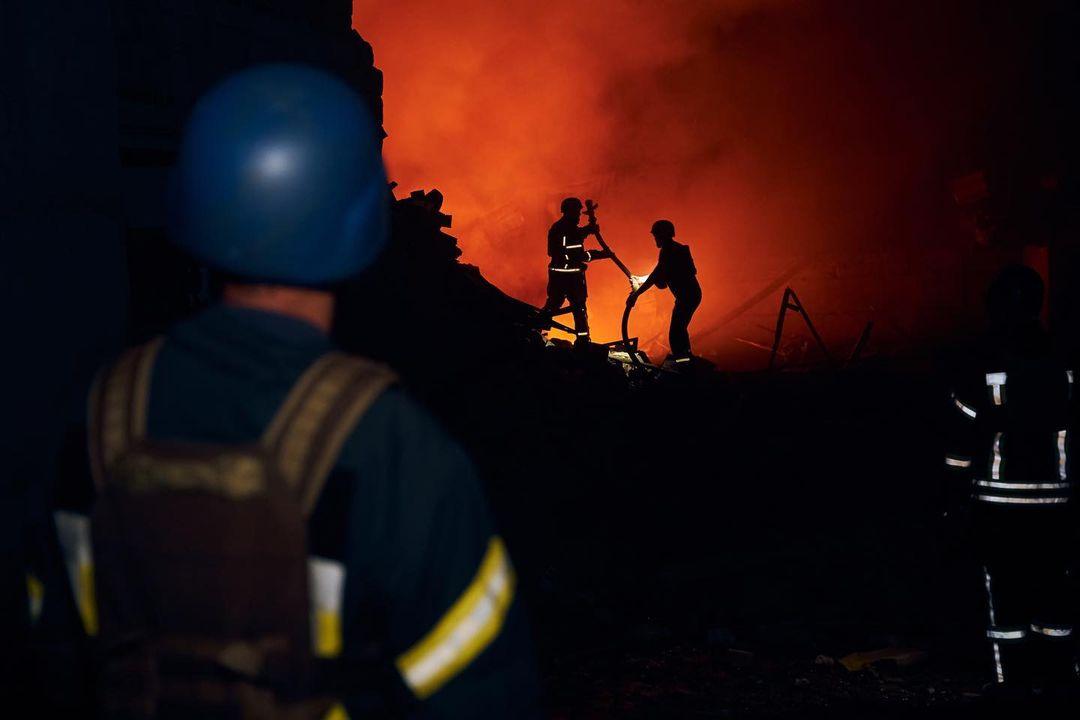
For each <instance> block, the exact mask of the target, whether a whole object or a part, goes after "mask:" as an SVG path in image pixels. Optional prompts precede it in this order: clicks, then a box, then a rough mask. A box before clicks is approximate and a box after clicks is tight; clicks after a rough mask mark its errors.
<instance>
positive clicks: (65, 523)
mask: <svg viewBox="0 0 1080 720" xmlns="http://www.w3.org/2000/svg"><path fill="white" fill-rule="evenodd" d="M53 520H55V522H56V535H57V539H58V540H59V541H60V549H61V550H62V551H63V553H64V566H65V567H66V568H67V574H68V581H69V583H70V584H71V594H72V595H73V596H74V598H75V607H76V608H78V610H79V616H80V617H81V618H82V621H83V629H85V630H86V634H87V635H97V631H98V618H97V601H96V599H95V595H94V548H93V544H92V543H91V536H90V518H89V517H87V516H86V515H81V514H79V513H73V512H67V511H65V510H58V511H56V512H55V513H53Z"/></svg>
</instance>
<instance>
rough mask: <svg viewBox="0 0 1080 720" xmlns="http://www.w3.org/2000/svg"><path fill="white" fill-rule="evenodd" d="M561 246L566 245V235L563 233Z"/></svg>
mask: <svg viewBox="0 0 1080 720" xmlns="http://www.w3.org/2000/svg"><path fill="white" fill-rule="evenodd" d="M562 246H563V247H566V236H565V235H563V236H562Z"/></svg>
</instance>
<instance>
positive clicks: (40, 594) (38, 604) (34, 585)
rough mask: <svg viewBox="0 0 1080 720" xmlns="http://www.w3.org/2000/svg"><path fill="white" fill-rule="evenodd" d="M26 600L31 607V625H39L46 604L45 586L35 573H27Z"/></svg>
mask: <svg viewBox="0 0 1080 720" xmlns="http://www.w3.org/2000/svg"><path fill="white" fill-rule="evenodd" d="M26 599H27V601H28V603H29V606H30V624H31V625H37V622H38V620H40V619H41V608H42V606H43V604H44V602H45V585H44V583H42V582H41V580H39V579H38V578H37V576H36V575H34V574H33V573H26Z"/></svg>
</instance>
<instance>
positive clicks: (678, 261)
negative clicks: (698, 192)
mask: <svg viewBox="0 0 1080 720" xmlns="http://www.w3.org/2000/svg"><path fill="white" fill-rule="evenodd" d="M652 236H653V239H654V240H655V241H656V247H658V248H660V258H659V259H658V260H657V263H656V267H655V268H653V270H652V272H651V273H649V274H648V275H646V276H644V277H641V276H637V275H635V276H633V277H632V278H631V279H630V282H631V285H633V287H634V291H633V292H632V293H630V297H628V298H627V299H626V304H627V305H630V306H631V307H632V306H633V305H634V303H636V302H637V299H638V297H639V296H640V295H641V294H642V293H644V292H645V291H647V290H648V289H649V288H651V287H653V286H656V287H658V288H660V289H661V290H663V289H668V288H669V289H670V290H671V294H672V295H674V296H675V309H674V310H672V311H671V328H670V330H669V332H668V340H669V342H670V345H671V357H670V358H669V359H670V360H671V361H672V362H674V363H676V364H677V365H681V364H684V363H689V362H690V358H691V357H692V356H691V354H690V332H689V327H690V320H691V319H692V318H693V317H694V311H696V310H697V308H698V305H700V304H701V285H699V284H698V280H697V268H696V267H694V259H693V258H692V257H691V256H690V248H689V247H688V246H686V245H683V244H682V243H679V242H675V225H674V224H673V223H672V222H671V221H670V220H657V221H656V222H654V223H653V226H652Z"/></svg>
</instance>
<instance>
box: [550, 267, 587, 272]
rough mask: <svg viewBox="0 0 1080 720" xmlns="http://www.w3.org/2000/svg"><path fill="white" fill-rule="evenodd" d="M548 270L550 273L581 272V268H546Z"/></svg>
mask: <svg viewBox="0 0 1080 720" xmlns="http://www.w3.org/2000/svg"><path fill="white" fill-rule="evenodd" d="M548 270H551V271H552V272H565V273H570V272H581V268H556V267H549V268H548Z"/></svg>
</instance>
